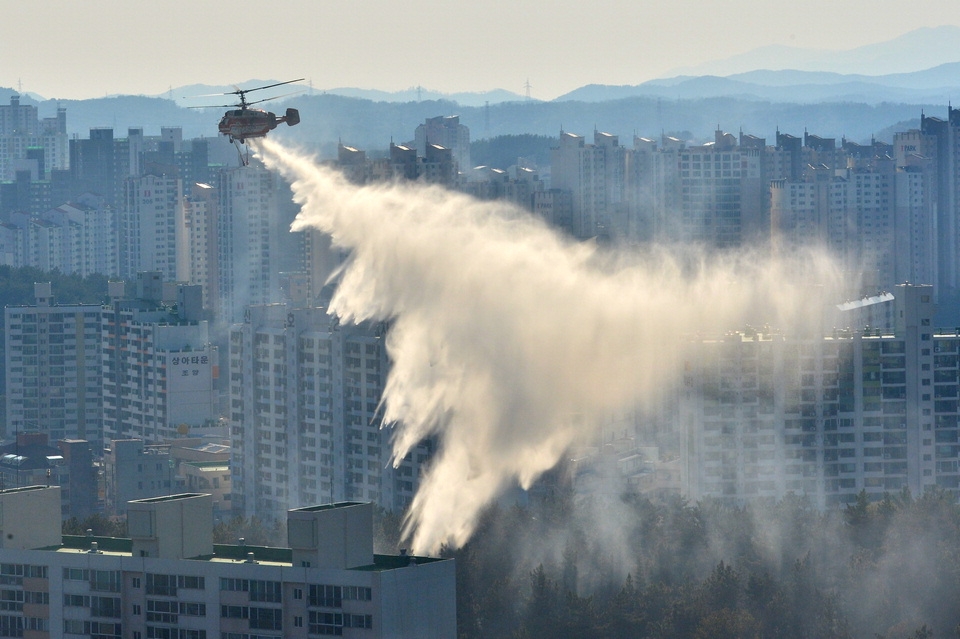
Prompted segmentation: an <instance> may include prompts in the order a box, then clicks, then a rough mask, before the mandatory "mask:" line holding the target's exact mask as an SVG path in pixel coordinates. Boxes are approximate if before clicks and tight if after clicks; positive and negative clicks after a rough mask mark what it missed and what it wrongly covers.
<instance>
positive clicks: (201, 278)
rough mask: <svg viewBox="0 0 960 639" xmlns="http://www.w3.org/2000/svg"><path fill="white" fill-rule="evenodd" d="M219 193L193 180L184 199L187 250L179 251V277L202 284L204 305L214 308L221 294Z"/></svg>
mask: <svg viewBox="0 0 960 639" xmlns="http://www.w3.org/2000/svg"><path fill="white" fill-rule="evenodd" d="M218 210H219V195H218V193H217V189H216V188H214V187H212V186H210V185H209V184H193V185H192V186H191V187H190V192H189V193H187V194H185V196H184V200H183V213H184V214H183V225H184V229H183V230H182V235H183V237H185V238H186V244H187V250H185V251H181V252H180V253H179V263H178V265H177V280H178V281H180V282H188V283H190V284H196V285H199V286H201V287H202V288H203V300H204V302H203V303H204V307H205V308H210V309H212V308H213V307H215V305H216V300H218V299H219V298H220V295H219V290H220V289H219V283H218V277H219V269H218V264H219V256H218V255H217V253H218V251H217V247H218V224H217V221H218V220H217V213H218Z"/></svg>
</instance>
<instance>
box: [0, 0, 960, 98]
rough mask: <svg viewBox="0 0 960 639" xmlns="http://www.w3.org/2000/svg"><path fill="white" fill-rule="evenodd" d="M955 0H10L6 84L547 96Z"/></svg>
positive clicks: (66, 91) (833, 45) (856, 41)
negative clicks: (275, 82)
mask: <svg viewBox="0 0 960 639" xmlns="http://www.w3.org/2000/svg"><path fill="white" fill-rule="evenodd" d="M954 8H955V7H954V5H953V4H952V3H951V2H949V1H947V0H930V1H921V2H918V3H913V4H911V5H910V9H911V10H909V11H905V10H904V5H903V4H902V3H898V2H870V1H867V0H856V1H853V2H843V3H836V2H829V1H827V0H816V1H810V2H789V1H785V0H778V1H775V2H762V1H757V0H738V1H734V2H724V3H708V4H704V3H703V2H699V1H697V0H680V1H678V2H631V1H629V0H618V1H610V0H602V1H600V2H595V3H591V4H590V5H589V6H584V5H583V4H581V3H576V2H572V1H568V0H563V1H561V2H544V1H538V2H511V1H506V0H491V1H489V2H483V3H466V2H456V3H444V2H438V1H436V0H412V1H407V2H392V1H389V0H363V1H361V2H354V3H349V4H343V3H334V2H329V1H327V0H324V1H322V2H312V1H309V0H281V1H278V2H271V3H269V4H263V3H258V2H252V1H248V0H242V1H240V2H232V3H230V4H229V5H226V4H221V3H214V2H191V1H189V0H171V1H170V2H164V3H153V4H150V3H148V4H131V3H127V2H122V1H118V0H98V1H96V2H86V3H82V4H77V3H66V4H62V3H53V2H42V3H33V4H30V3H25V2H18V1H17V0H3V1H2V2H0V9H2V13H3V15H4V20H3V21H2V23H0V59H2V60H3V61H4V62H3V68H2V70H0V85H5V86H12V87H17V86H18V85H19V86H22V90H23V91H27V92H33V93H36V94H39V95H41V96H43V97H46V98H61V99H83V98H91V97H102V96H104V95H115V94H131V95H137V94H143V95H159V94H163V93H164V92H166V91H167V90H168V89H169V88H170V87H180V86H185V85H191V84H209V85H220V84H228V85H229V84H231V83H239V82H242V81H245V80H248V79H252V78H264V79H267V78H276V79H288V78H296V77H305V78H307V79H308V80H309V81H310V82H311V83H312V86H313V87H314V88H315V89H316V90H325V89H333V88H337V87H358V88H363V89H379V90H384V91H396V90H401V89H407V88H410V87H415V86H422V87H426V88H428V89H431V90H434V91H440V92H443V93H454V92H479V91H488V90H492V89H497V88H500V89H506V90H509V91H512V92H514V93H517V94H520V95H523V94H524V93H525V86H526V84H527V82H528V81H529V84H530V86H531V89H530V94H531V96H532V97H534V98H537V99H543V100H549V99H553V98H555V97H557V96H558V95H561V94H563V93H566V92H568V91H571V90H573V89H575V88H577V87H580V86H583V85H586V84H591V83H599V84H613V85H621V84H639V83H641V82H643V81H646V80H650V79H653V78H657V77H663V76H668V75H676V74H677V72H678V71H679V70H682V69H684V68H695V67H696V66H697V65H701V64H703V63H707V62H710V61H716V60H722V59H725V58H729V57H731V56H735V55H738V54H744V53H747V52H749V51H752V50H754V49H757V48H760V47H767V46H769V45H781V46H789V47H798V48H801V49H817V50H827V51H837V50H848V49H854V48H856V47H861V46H864V45H870V44H874V43H878V42H883V41H886V40H891V39H893V38H896V37H898V36H901V35H903V34H904V33H907V32H909V31H912V30H915V29H919V28H923V27H927V28H930V27H939V26H943V25H953V26H956V25H958V24H960V22H958V21H957V20H955V19H953V18H952V16H953V15H954V11H953V9H954ZM38 39H39V40H40V41H42V42H43V45H42V49H43V52H44V53H43V54H42V55H37V54H36V52H35V49H36V47H37V46H38ZM943 53H944V52H941V54H943ZM766 59H767V60H775V59H776V58H775V57H771V56H769V55H768V56H767V57H766ZM930 60H931V56H930V55H929V52H927V53H924V52H922V51H916V50H915V51H914V52H913V55H912V56H910V57H909V58H906V57H905V58H902V59H901V60H900V62H899V68H888V69H887V71H888V72H895V71H915V70H918V69H920V68H926V67H927V66H933V64H930V63H929V62H930ZM941 61H953V60H941ZM717 70H720V69H719V68H717ZM741 70H742V69H741ZM731 72H733V71H731ZM862 72H865V73H870V70H869V69H862Z"/></svg>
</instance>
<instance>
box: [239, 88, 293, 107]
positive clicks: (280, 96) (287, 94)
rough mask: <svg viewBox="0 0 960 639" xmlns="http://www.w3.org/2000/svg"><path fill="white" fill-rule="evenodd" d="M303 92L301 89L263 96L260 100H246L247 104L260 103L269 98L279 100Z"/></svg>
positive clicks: (267, 100)
mask: <svg viewBox="0 0 960 639" xmlns="http://www.w3.org/2000/svg"><path fill="white" fill-rule="evenodd" d="M299 93H303V91H292V92H290V93H284V94H283V95H275V96H273V97H272V98H264V99H262V100H254V101H253V102H247V106H249V105H251V104H260V103H261V102H269V101H270V100H279V99H280V98H288V97H290V96H291V95H297V94H299Z"/></svg>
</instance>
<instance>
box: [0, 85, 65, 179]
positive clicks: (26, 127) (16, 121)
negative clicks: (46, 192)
mask: <svg viewBox="0 0 960 639" xmlns="http://www.w3.org/2000/svg"><path fill="white" fill-rule="evenodd" d="M66 114H67V112H66V109H62V108H61V109H57V115H56V117H53V118H43V119H39V118H38V117H37V107H35V106H33V105H29V104H21V103H20V96H18V95H13V96H10V104H9V105H0V182H10V181H13V180H14V179H16V174H17V171H20V170H24V169H25V170H27V171H31V172H32V173H33V179H34V180H45V179H47V177H48V176H49V175H50V173H51V171H55V170H66V169H68V168H69V166H70V164H69V154H68V140H67V115H66ZM37 151H39V154H36V153H37Z"/></svg>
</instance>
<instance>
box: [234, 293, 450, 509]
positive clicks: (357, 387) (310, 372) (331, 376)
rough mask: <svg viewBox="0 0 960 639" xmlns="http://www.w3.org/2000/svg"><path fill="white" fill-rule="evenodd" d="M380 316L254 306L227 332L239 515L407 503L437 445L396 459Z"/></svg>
mask: <svg viewBox="0 0 960 639" xmlns="http://www.w3.org/2000/svg"><path fill="white" fill-rule="evenodd" d="M384 330H385V327H384V326H383V325H382V324H374V325H367V324H364V325H360V326H355V325H348V324H340V323H339V322H338V321H337V319H336V318H335V317H332V316H330V315H328V314H327V310H326V309H325V308H319V307H314V308H295V307H293V306H287V305H285V304H271V305H265V306H252V307H249V309H248V311H247V314H246V317H245V320H244V322H243V323H242V324H236V325H234V326H233V328H232V329H231V332H230V354H229V358H230V360H229V361H230V363H229V366H230V381H229V384H230V415H229V417H230V438H231V442H232V445H233V452H234V457H233V469H232V470H233V490H234V497H233V503H234V507H235V509H236V511H237V513H238V514H243V515H245V516H251V515H257V516H259V517H269V518H273V519H278V518H280V517H281V516H282V514H283V512H285V510H286V509H287V508H293V507H297V506H300V505H305V504H311V503H318V502H327V501H342V500H364V501H371V502H373V503H375V504H378V505H379V506H381V507H383V508H385V509H387V510H392V511H398V512H399V511H401V510H403V509H404V508H406V506H408V505H409V503H410V501H411V500H412V499H413V494H414V492H415V491H416V489H417V487H418V485H419V481H420V473H421V469H422V468H423V466H424V465H425V464H426V463H427V461H428V459H429V458H430V454H431V452H432V448H431V443H430V442H425V443H423V444H421V445H420V446H418V447H417V448H416V449H415V450H414V451H412V452H411V453H410V454H409V456H408V457H407V458H405V459H402V460H399V463H398V464H397V465H396V466H394V464H393V463H392V460H391V452H392V449H391V445H390V439H391V435H392V431H391V429H390V428H383V427H382V424H381V421H382V409H381V407H380V399H381V396H382V394H383V388H384V384H385V383H386V376H387V372H388V367H389V363H388V359H387V355H386V352H385V348H384V344H383V332H384Z"/></svg>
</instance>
